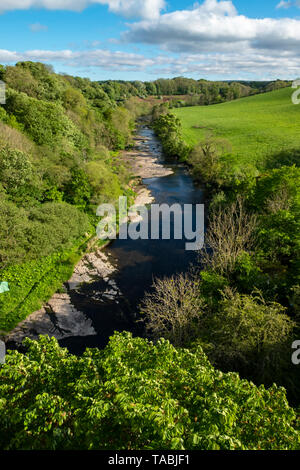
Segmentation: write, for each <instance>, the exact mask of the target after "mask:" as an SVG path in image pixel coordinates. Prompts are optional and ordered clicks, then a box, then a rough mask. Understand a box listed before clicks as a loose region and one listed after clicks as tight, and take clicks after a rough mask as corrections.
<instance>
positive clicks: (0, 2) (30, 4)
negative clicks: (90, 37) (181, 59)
mask: <svg viewBox="0 0 300 470" xmlns="http://www.w3.org/2000/svg"><path fill="white" fill-rule="evenodd" d="M95 4H100V5H107V6H108V8H109V10H110V11H111V12H113V13H117V14H120V15H124V16H126V17H128V18H130V17H137V18H147V19H155V18H158V17H159V15H160V11H161V10H162V9H163V8H164V7H165V0H0V12H2V13H3V12H5V11H12V10H27V9H29V8H46V9H48V10H72V11H82V10H84V9H85V8H87V7H88V6H90V5H95Z"/></svg>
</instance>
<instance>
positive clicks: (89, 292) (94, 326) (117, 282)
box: [11, 127, 204, 354]
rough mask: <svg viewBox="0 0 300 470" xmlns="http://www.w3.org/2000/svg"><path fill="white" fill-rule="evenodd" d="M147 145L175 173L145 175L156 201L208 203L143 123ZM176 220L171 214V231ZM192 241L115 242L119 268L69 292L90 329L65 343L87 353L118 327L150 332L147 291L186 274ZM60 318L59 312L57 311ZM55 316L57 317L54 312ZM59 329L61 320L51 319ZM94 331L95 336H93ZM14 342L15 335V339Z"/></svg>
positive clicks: (111, 250)
mask: <svg viewBox="0 0 300 470" xmlns="http://www.w3.org/2000/svg"><path fill="white" fill-rule="evenodd" d="M139 136H140V137H142V139H143V143H142V147H143V148H140V147H139V149H138V150H140V151H143V152H144V153H145V154H147V155H149V156H151V157H152V158H153V157H155V158H156V159H157V161H158V163H159V164H160V165H164V166H167V167H168V168H171V169H172V170H173V173H172V174H169V175H168V176H163V177H155V178H147V179H143V185H144V186H145V187H146V188H147V189H148V190H149V191H151V194H152V196H153V197H154V200H155V203H157V204H163V203H166V204H168V205H172V204H175V203H177V204H180V205H183V204H192V205H194V206H195V205H196V204H201V203H202V204H203V203H204V190H203V188H201V187H197V186H196V185H195V184H194V182H193V180H192V178H191V176H190V175H189V173H188V171H187V169H186V168H185V166H184V165H180V164H178V163H176V162H175V163H174V161H168V160H166V159H165V157H164V155H163V153H162V149H161V145H160V143H159V141H158V140H157V139H156V137H155V135H154V133H153V131H152V130H151V129H149V128H147V127H141V129H140V131H139ZM173 229H174V220H172V218H171V234H172V233H173ZM186 242H187V240H185V239H181V240H175V239H174V237H172V235H171V240H162V239H161V237H160V239H159V240H131V239H128V240H120V239H117V240H115V241H113V242H112V243H111V244H110V245H109V246H108V247H107V248H105V249H104V254H105V256H106V257H107V259H108V262H109V264H111V265H112V266H114V271H113V272H112V273H110V275H109V276H107V277H106V278H102V277H98V278H94V279H93V281H92V282H89V283H85V284H82V285H81V286H80V287H79V288H77V289H73V290H69V291H68V296H69V299H70V300H71V304H72V307H74V309H75V311H76V312H80V313H81V314H83V315H84V317H85V320H86V321H87V322H88V325H89V328H88V329H87V330H86V332H85V335H84V336H82V334H81V331H80V328H77V331H76V328H75V329H74V334H72V333H71V332H70V331H69V332H68V335H67V337H63V336H64V335H63V334H62V335H61V336H62V337H60V336H59V335H58V336H57V335H56V336H57V337H58V339H59V342H60V344H61V346H64V347H67V348H68V349H69V350H70V351H71V352H73V353H76V354H81V353H82V352H83V351H84V350H85V349H86V347H99V348H103V347H104V346H105V345H106V344H107V342H108V339H109V337H110V336H111V335H112V334H113V333H114V331H124V330H126V331H131V332H132V333H133V334H134V335H139V336H144V335H145V331H144V326H143V323H142V322H138V321H137V320H139V319H140V318H141V317H140V314H139V305H140V303H141V301H142V299H143V296H144V294H145V292H146V291H149V290H151V286H152V284H153V279H154V278H156V277H160V278H162V277H164V276H171V275H173V274H176V273H179V272H186V271H187V270H188V269H189V267H190V265H191V263H194V262H195V261H196V260H197V252H195V251H187V250H186ZM108 283H109V285H110V286H112V291H113V292H114V295H113V296H110V295H107V294H105V293H107V292H109V291H108ZM54 316H55V315H54ZM52 317H53V315H52ZM30 322H31V320H29V322H28V321H27V327H26V328H27V329H26V328H23V333H24V334H25V335H27V334H28V333H26V331H27V332H28V331H31V332H32V331H34V333H35V335H37V334H38V333H44V331H39V329H38V328H37V327H36V324H31V323H32V322H31V323H30ZM51 322H52V324H53V328H52V330H51V331H53V330H55V328H56V327H55V324H56V322H55V318H54V319H53V318H51ZM89 333H90V334H89ZM33 337H34V335H33ZM11 341H12V342H13V338H11Z"/></svg>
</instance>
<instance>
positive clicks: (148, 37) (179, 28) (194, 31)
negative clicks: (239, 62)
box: [123, 0, 300, 52]
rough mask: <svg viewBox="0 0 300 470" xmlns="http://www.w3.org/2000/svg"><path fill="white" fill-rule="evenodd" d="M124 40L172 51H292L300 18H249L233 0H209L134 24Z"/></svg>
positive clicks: (299, 36)
mask: <svg viewBox="0 0 300 470" xmlns="http://www.w3.org/2000/svg"><path fill="white" fill-rule="evenodd" d="M123 39H124V40H125V41H128V42H134V43H147V44H155V45H159V46H160V47H162V48H163V49H165V50H168V51H172V52H182V51H191V52H201V51H206V52H211V51H226V50H232V48H239V49H240V50H241V49H245V48H246V47H252V48H253V49H261V50H263V49H280V50H291V49H295V48H298V49H299V47H300V21H299V20H295V19H290V18H282V19H274V18H263V19H255V18H247V17H246V16H244V15H239V14H238V12H237V11H236V9H235V7H234V5H233V3H232V2H231V1H219V2H218V1H217V0H206V1H205V2H204V3H202V4H201V5H196V6H195V8H194V9H193V10H182V11H175V12H172V13H167V14H164V15H161V16H160V17H159V18H157V19H155V20H143V21H139V22H136V23H133V24H132V25H130V30H129V31H127V32H125V33H124V34H123Z"/></svg>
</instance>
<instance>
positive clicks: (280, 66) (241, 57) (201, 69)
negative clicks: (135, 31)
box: [0, 49, 300, 80]
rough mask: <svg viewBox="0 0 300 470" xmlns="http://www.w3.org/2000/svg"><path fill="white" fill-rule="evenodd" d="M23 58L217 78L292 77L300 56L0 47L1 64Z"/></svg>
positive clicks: (90, 67)
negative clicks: (146, 53)
mask: <svg viewBox="0 0 300 470" xmlns="http://www.w3.org/2000/svg"><path fill="white" fill-rule="evenodd" d="M23 60H32V61H40V62H45V63H54V64H61V65H63V66H65V67H74V68H76V69H81V70H83V69H84V71H85V73H88V71H89V70H94V69H100V70H107V71H111V72H116V73H118V72H120V71H124V72H136V73H137V74H138V76H139V74H140V73H141V72H144V73H148V74H149V76H151V75H152V76H153V78H156V77H158V76H179V75H187V76H198V77H199V78H200V77H202V78H208V79H209V78H213V79H215V78H218V79H220V80H221V79H234V78H235V79H259V78H260V79H262V80H273V79H275V78H286V79H288V78H291V79H293V78H294V77H295V76H298V75H299V68H300V59H299V58H298V57H294V56H293V55H292V53H286V52H278V53H274V51H269V53H268V54H262V53H257V52H255V51H253V50H250V49H245V50H242V51H237V52H229V53H228V52H226V53H219V52H218V53H209V54H206V53H200V54H195V53H191V54H190V53H181V54H178V55H177V56H173V55H170V54H163V53H161V54H159V55H157V56H153V57H145V56H144V55H142V54H135V53H127V52H121V51H119V52H111V51H108V50H101V49H96V50H88V51H72V50H69V49H67V50H60V51H50V50H32V51H26V52H16V51H8V50H0V63H6V64H8V63H16V62H18V61H23Z"/></svg>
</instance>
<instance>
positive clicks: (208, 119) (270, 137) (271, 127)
mask: <svg viewBox="0 0 300 470" xmlns="http://www.w3.org/2000/svg"><path fill="white" fill-rule="evenodd" d="M293 92H294V90H293V89H292V88H284V89H281V90H277V91H272V92H270V93H265V94H261V95H256V96H250V97H248V98H242V99H239V100H236V101H231V102H227V103H222V104H217V105H211V106H196V107H188V108H179V109H176V110H172V112H173V113H174V114H176V116H178V117H179V118H180V120H181V122H182V126H183V137H184V139H185V141H186V142H187V143H188V144H196V143H197V142H198V141H199V140H202V139H203V138H205V136H206V135H211V134H213V135H214V136H216V137H222V138H226V139H227V140H228V141H230V143H231V145H232V154H233V155H234V156H235V157H236V158H237V159H238V161H240V162H243V163H256V164H258V165H260V164H263V162H264V161H265V157H266V156H268V155H274V154H277V153H279V152H281V151H282V150H291V149H295V148H298V149H299V148H300V105H298V106H296V105H294V104H293V103H292V100H291V96H292V93H293ZM193 126H197V128H194V127H193Z"/></svg>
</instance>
